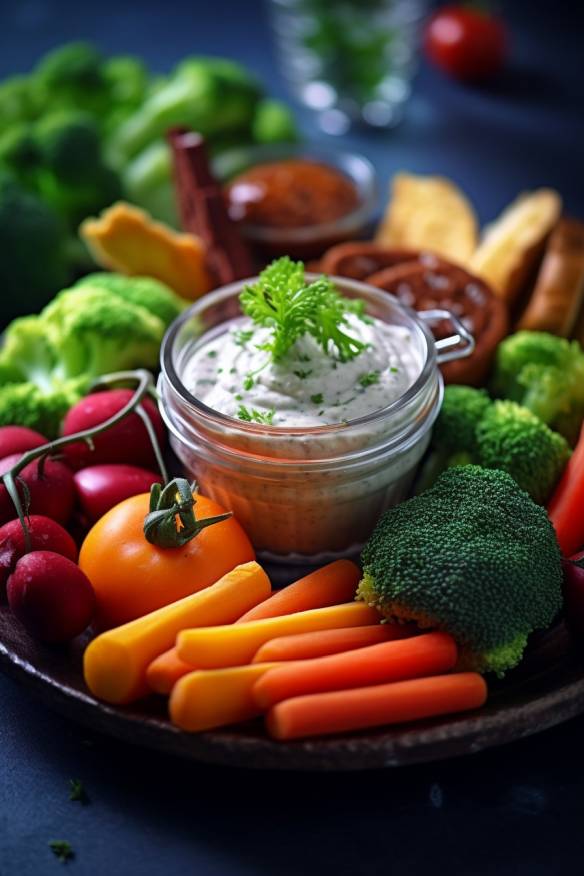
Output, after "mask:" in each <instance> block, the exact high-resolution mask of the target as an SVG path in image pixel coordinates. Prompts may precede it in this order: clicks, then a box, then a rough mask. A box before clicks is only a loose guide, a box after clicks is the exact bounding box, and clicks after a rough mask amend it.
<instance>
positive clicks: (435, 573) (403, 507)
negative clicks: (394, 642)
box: [358, 465, 562, 675]
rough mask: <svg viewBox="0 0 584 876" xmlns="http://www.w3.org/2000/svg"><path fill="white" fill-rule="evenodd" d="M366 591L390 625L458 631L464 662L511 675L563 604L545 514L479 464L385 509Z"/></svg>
mask: <svg viewBox="0 0 584 876" xmlns="http://www.w3.org/2000/svg"><path fill="white" fill-rule="evenodd" d="M362 561H363V579H362V581H361V583H360V585H359V591H358V594H359V596H360V598H361V599H363V600H364V601H365V602H367V603H369V604H371V605H374V606H375V607H376V608H378V609H379V611H380V612H381V613H382V614H383V615H384V616H385V617H386V618H388V619H396V620H398V621H415V622H417V623H418V624H419V626H420V627H424V628H436V629H440V630H444V631H446V632H448V633H450V634H451V635H452V636H453V637H454V638H455V639H456V641H457V643H458V645H459V647H460V649H461V659H460V664H461V666H463V667H465V668H472V669H476V670H478V671H490V672H495V673H497V674H498V675H503V674H504V673H505V671H506V670H508V669H511V668H512V667H513V666H515V665H516V664H517V663H519V661H520V660H521V657H522V655H523V651H524V649H525V646H526V643H527V639H528V637H529V635H530V634H531V633H532V632H533V631H534V630H537V629H543V628H545V627H547V626H549V624H550V623H551V622H552V621H553V619H554V617H555V615H556V614H557V612H558V611H559V609H560V607H561V604H562V591H561V585H562V567H561V555H560V549H559V547H558V543H557V540H556V536H555V533H554V529H553V527H552V524H551V523H550V521H549V519H548V517H547V514H546V512H545V510H544V509H543V508H542V507H541V506H539V505H536V504H535V502H533V500H532V499H531V498H530V497H529V496H528V495H527V493H525V492H524V491H523V490H521V489H520V487H519V486H518V485H517V484H516V482H515V481H514V480H513V478H512V477H510V475H508V474H507V473H506V472H503V471H499V470H494V469H493V470H491V469H484V468H481V467H479V466H475V465H468V466H462V467H457V468H451V469H448V470H447V471H445V472H444V473H443V474H442V475H441V476H440V478H439V479H438V480H437V481H436V483H435V484H434V486H433V487H431V489H429V490H427V491H426V492H425V493H422V494H421V495H419V496H415V497H414V498H412V499H409V500H408V501H406V502H403V503H402V504H400V505H398V506H397V507H395V508H390V509H389V510H388V511H386V512H385V514H384V515H383V517H382V518H381V520H380V521H379V523H378V525H377V527H376V529H375V531H374V532H373V535H372V536H371V538H370V539H369V541H368V542H367V544H366V545H365V548H364V549H363V553H362Z"/></svg>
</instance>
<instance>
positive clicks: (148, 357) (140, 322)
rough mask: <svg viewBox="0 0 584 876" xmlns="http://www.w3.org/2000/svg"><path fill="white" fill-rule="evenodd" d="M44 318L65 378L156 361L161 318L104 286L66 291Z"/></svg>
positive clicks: (153, 364) (150, 365) (151, 364)
mask: <svg viewBox="0 0 584 876" xmlns="http://www.w3.org/2000/svg"><path fill="white" fill-rule="evenodd" d="M41 319H42V320H43V323H44V325H45V326H46V328H47V332H48V336H49V340H50V342H51V343H52V344H53V345H54V347H55V348H56V349H57V350H58V354H59V362H58V365H57V369H56V373H57V375H58V376H59V377H60V378H61V379H65V378H70V377H77V376H79V375H87V376H89V377H97V376H99V375H101V374H107V373H108V372H110V371H118V370H123V369H127V368H137V367H140V366H141V367H144V368H156V365H157V364H158V353H159V350H160V344H161V341H162V338H163V335H164V331H165V326H164V323H163V322H162V320H161V319H159V318H158V317H157V316H154V315H153V314H151V313H148V311H147V310H145V308H143V307H138V306H136V305H134V304H130V303H129V302H128V301H124V300H123V299H122V298H120V297H119V296H114V295H112V294H111V292H107V291H106V290H105V289H99V288H96V287H93V286H77V287H74V288H73V289H65V290H64V291H63V292H60V293H59V295H57V297H56V298H55V300H54V301H52V302H51V304H49V305H48V306H47V307H46V308H45V309H44V311H43V312H42V314H41Z"/></svg>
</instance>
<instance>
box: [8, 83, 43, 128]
mask: <svg viewBox="0 0 584 876" xmlns="http://www.w3.org/2000/svg"><path fill="white" fill-rule="evenodd" d="M37 109H38V105H37V101H36V100H35V99H34V89H33V88H31V81H30V79H29V77H28V76H11V77H9V78H8V79H5V80H4V81H3V82H1V83H0V120H1V121H2V128H3V130H4V131H7V130H8V129H9V127H10V126H12V125H19V124H22V123H23V122H29V121H31V120H32V119H34V118H35V116H36V113H37Z"/></svg>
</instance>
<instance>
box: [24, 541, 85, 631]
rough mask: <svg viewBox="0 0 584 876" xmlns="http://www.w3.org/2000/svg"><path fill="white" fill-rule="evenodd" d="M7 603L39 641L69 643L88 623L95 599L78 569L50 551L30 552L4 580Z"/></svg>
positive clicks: (64, 558) (69, 561)
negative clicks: (6, 579) (6, 583)
mask: <svg viewBox="0 0 584 876" xmlns="http://www.w3.org/2000/svg"><path fill="white" fill-rule="evenodd" d="M7 593H8V604H9V605H10V608H11V609H12V611H13V612H14V614H15V615H16V617H17V618H18V619H19V621H21V623H22V624H23V625H24V626H25V627H26V629H27V630H28V631H29V633H31V635H33V636H34V637H35V639H40V641H41V642H47V643H49V644H57V643H60V642H69V641H70V640H71V639H74V638H75V636H78V635H79V634H80V633H82V632H83V630H84V629H85V628H86V627H87V626H88V625H89V623H90V622H91V618H92V615H93V610H94V606H95V596H94V593H93V589H92V587H91V584H90V583H89V579H88V578H87V576H86V575H84V573H83V572H82V571H81V569H80V568H79V566H77V565H76V564H75V563H73V562H72V561H71V560H68V559H67V558H66V557H62V556H61V555H60V554H56V553H54V552H53V551H33V552H32V553H30V554H25V556H24V557H21V558H20V560H19V561H18V562H17V564H16V568H15V569H14V572H13V573H12V575H11V576H10V578H9V579H8V585H7Z"/></svg>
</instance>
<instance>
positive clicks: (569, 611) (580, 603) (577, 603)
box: [562, 551, 584, 645]
mask: <svg viewBox="0 0 584 876" xmlns="http://www.w3.org/2000/svg"><path fill="white" fill-rule="evenodd" d="M562 567H563V570H564V586H563V592H564V610H565V613H566V624H567V626H568V628H569V630H570V632H571V633H572V635H573V636H574V637H575V638H577V639H578V640H579V641H580V644H582V645H584V551H581V552H580V553H579V554H575V555H574V556H573V557H570V559H569V560H566V559H564V560H562Z"/></svg>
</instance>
